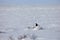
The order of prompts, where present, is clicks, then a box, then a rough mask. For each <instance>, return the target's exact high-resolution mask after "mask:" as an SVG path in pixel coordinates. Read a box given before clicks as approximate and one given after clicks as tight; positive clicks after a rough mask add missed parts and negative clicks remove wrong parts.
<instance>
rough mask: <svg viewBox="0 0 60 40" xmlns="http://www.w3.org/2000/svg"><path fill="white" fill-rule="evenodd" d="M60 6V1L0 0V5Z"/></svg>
mask: <svg viewBox="0 0 60 40" xmlns="http://www.w3.org/2000/svg"><path fill="white" fill-rule="evenodd" d="M2 4H3V5H6V4H8V5H12V4H13V5H60V0H0V5H2Z"/></svg>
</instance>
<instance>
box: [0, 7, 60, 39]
mask: <svg viewBox="0 0 60 40" xmlns="http://www.w3.org/2000/svg"><path fill="white" fill-rule="evenodd" d="M36 22H37V23H38V24H39V25H40V26H41V27H43V28H44V29H43V30H37V31H34V30H31V29H30V30H26V28H27V27H28V26H30V27H31V26H34V23H36ZM0 31H3V32H6V33H0V40H10V39H11V40H12V39H13V40H18V39H17V38H18V37H19V35H23V34H26V35H28V38H26V40H32V39H30V38H29V37H32V36H31V34H35V35H36V40H60V8H59V7H40V6H38V7H36V6H35V7H34V6H30V7H29V6H24V7H22V6H18V7H15V6H10V7H9V6H4V7H0ZM10 37H11V38H10Z"/></svg>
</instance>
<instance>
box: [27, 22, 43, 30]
mask: <svg viewBox="0 0 60 40" xmlns="http://www.w3.org/2000/svg"><path fill="white" fill-rule="evenodd" d="M27 28H28V29H32V30H42V29H43V28H42V27H40V25H38V24H37V23H35V25H34V26H32V27H27Z"/></svg>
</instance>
